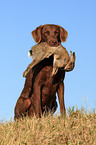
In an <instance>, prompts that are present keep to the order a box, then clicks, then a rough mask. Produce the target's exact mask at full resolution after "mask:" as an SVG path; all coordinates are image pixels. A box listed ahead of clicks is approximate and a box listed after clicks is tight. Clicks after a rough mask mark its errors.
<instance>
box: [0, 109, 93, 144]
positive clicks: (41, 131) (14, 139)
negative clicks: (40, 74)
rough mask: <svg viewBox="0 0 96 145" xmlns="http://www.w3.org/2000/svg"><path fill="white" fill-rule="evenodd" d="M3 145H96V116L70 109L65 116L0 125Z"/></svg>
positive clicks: (0, 139) (1, 123)
mask: <svg viewBox="0 0 96 145" xmlns="http://www.w3.org/2000/svg"><path fill="white" fill-rule="evenodd" d="M0 145H96V112H95V109H94V111H93V112H86V111H84V108H81V110H78V109H76V110H75V109H74V107H73V108H69V109H68V114H67V116H66V117H64V116H56V117H54V116H51V115H49V116H46V117H44V116H42V118H41V119H36V118H35V117H33V118H24V119H22V120H19V121H17V122H12V121H9V122H2V121H1V122H0Z"/></svg>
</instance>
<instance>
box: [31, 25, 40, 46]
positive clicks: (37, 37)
mask: <svg viewBox="0 0 96 145" xmlns="http://www.w3.org/2000/svg"><path fill="white" fill-rule="evenodd" d="M41 28H42V25H40V26H39V27H37V28H36V29H35V30H34V31H32V32H31V34H32V36H33V38H34V40H35V42H36V43H39V42H40V41H41Z"/></svg>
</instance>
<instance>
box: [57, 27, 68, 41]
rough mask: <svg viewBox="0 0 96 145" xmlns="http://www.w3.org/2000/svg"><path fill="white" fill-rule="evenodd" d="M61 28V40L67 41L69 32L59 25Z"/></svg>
mask: <svg viewBox="0 0 96 145" xmlns="http://www.w3.org/2000/svg"><path fill="white" fill-rule="evenodd" d="M59 28H60V40H61V41H62V42H65V41H66V39H67V36H68V32H67V31H66V30H65V29H64V28H62V27H60V26H59Z"/></svg>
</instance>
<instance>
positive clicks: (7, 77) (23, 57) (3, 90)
mask: <svg viewBox="0 0 96 145" xmlns="http://www.w3.org/2000/svg"><path fill="white" fill-rule="evenodd" d="M43 24H58V25H60V26H62V27H64V28H65V29H66V30H67V31H68V39H67V41H66V42H65V43H62V45H63V46H64V47H66V49H67V50H68V52H70V50H72V51H75V53H76V65H75V69H74V70H73V71H72V72H68V73H66V77H65V80H64V83H65V105H66V109H68V107H69V106H70V107H72V106H74V105H77V106H78V107H79V108H80V107H81V106H82V105H83V106H84V105H85V106H86V107H89V108H96V64H95V63H96V44H95V43H96V1H95V0H78V1H76V0H68V1H65V0H59V1H56V0H48V1H44V0H41V1H39V0H37V1H32V0H28V1H25V0H21V1H19V0H16V1H12V0H8V1H7V0H4V1H0V70H1V71H0V118H1V119H7V120H9V119H10V118H11V117H12V118H13V117H14V107H15V104H16V101H17V99H18V97H19V96H20V94H21V91H22V89H23V87H24V83H25V78H23V76H22V74H23V72H24V70H25V69H26V67H27V65H28V64H29V63H30V62H31V61H32V59H31V58H28V55H27V53H28V50H30V48H31V47H32V46H33V45H35V42H34V40H33V38H32V36H31V31H32V30H34V29H35V28H36V27H37V26H39V25H43ZM58 112H59V107H58Z"/></svg>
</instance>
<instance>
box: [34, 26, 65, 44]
mask: <svg viewBox="0 0 96 145" xmlns="http://www.w3.org/2000/svg"><path fill="white" fill-rule="evenodd" d="M32 36H33V38H34V40H35V42H36V43H40V42H47V44H48V45H49V46H58V45H59V44H60V43H61V41H62V42H65V41H66V39H67V36H68V32H67V31H66V30H65V29H64V28H62V27H60V26H59V25H53V24H47V25H40V26H39V27H37V28H36V29H35V30H34V31H32Z"/></svg>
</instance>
